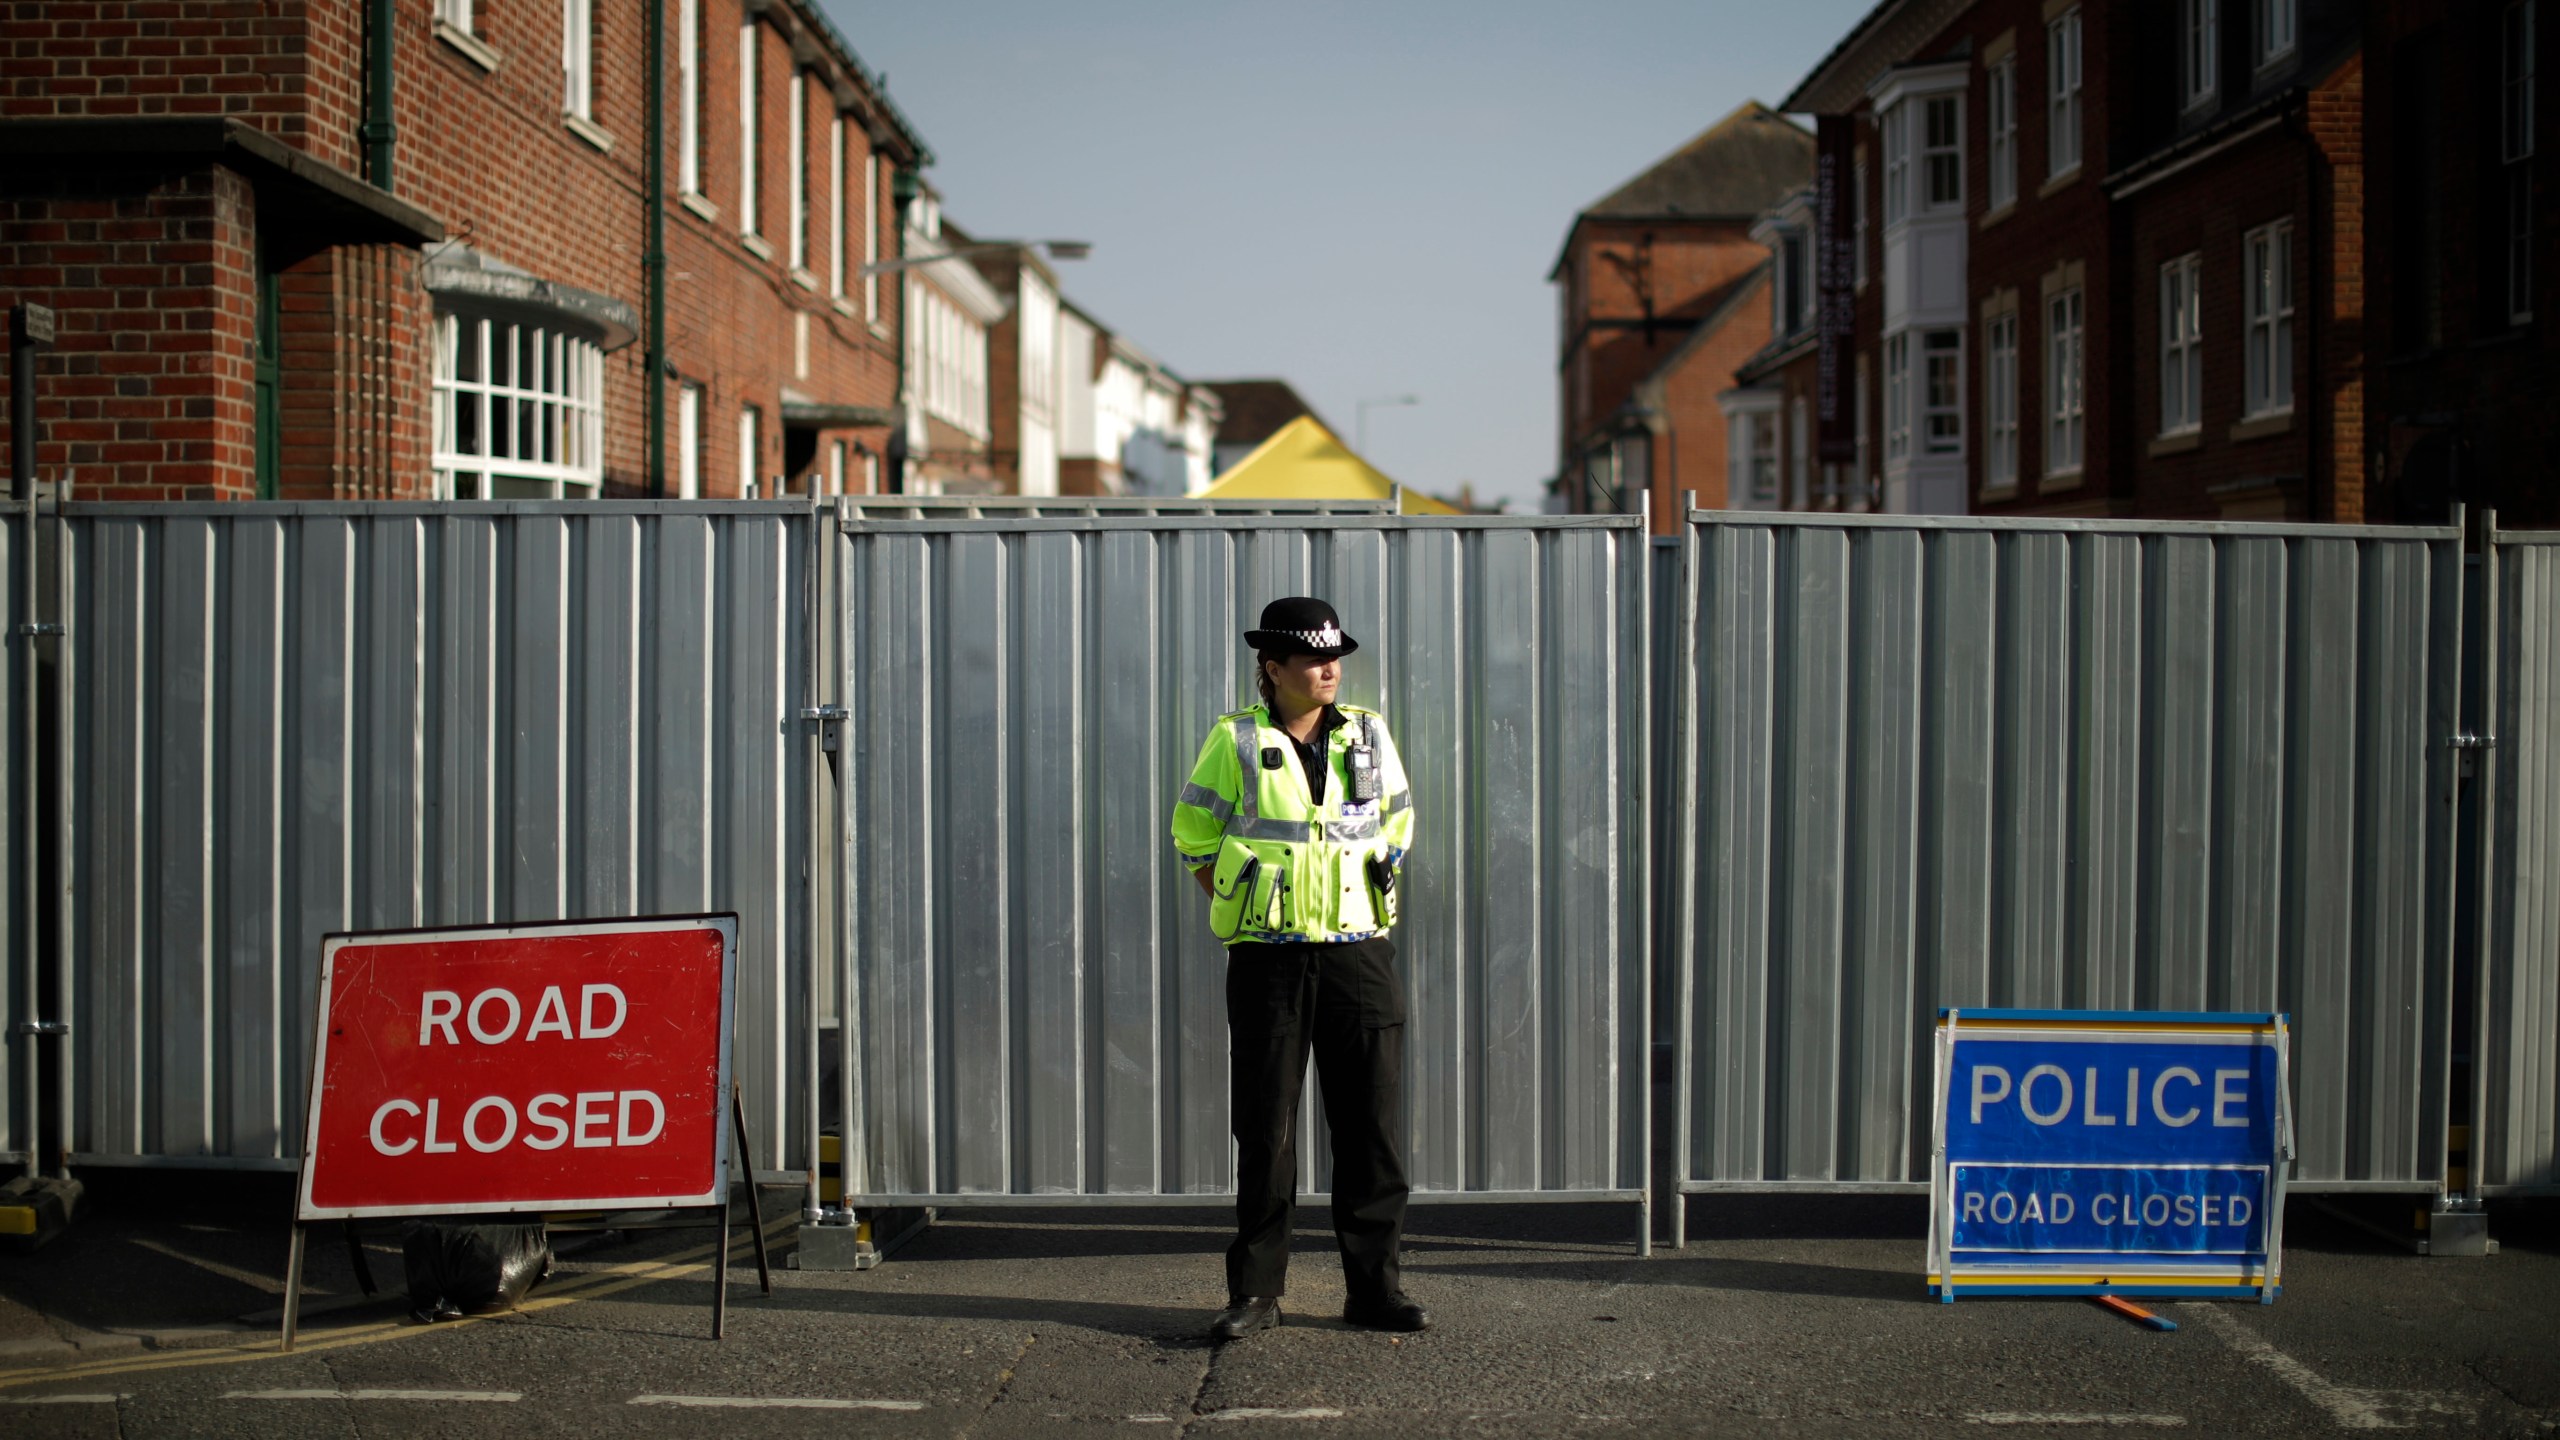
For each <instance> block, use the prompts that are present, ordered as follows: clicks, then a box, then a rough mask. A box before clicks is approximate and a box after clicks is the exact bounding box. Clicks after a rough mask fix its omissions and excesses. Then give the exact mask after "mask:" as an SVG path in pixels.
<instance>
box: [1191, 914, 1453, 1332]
mask: <svg viewBox="0 0 2560 1440" xmlns="http://www.w3.org/2000/svg"><path fill="white" fill-rule="evenodd" d="M1395 956H1396V947H1395V946H1394V945H1393V944H1391V943H1389V942H1388V941H1387V940H1385V939H1384V938H1380V939H1376V940H1361V941H1355V942H1352V943H1350V944H1345V945H1234V946H1230V947H1228V949H1227V1031H1228V1038H1229V1040H1230V1042H1231V1049H1232V1057H1233V1066H1234V1070H1233V1078H1234V1089H1233V1095H1232V1105H1233V1109H1234V1114H1235V1134H1236V1239H1235V1243H1234V1244H1233V1245H1230V1246H1228V1247H1227V1293H1228V1295H1229V1296H1230V1297H1232V1298H1242V1297H1244V1296H1247V1295H1278V1294H1281V1293H1283V1292H1284V1291H1285V1290H1286V1289H1287V1288H1288V1277H1289V1231H1290V1223H1291V1216H1292V1212H1293V1211H1294V1210H1295V1209H1296V1207H1297V1202H1298V1145H1297V1131H1298V1099H1299V1094H1300V1091H1301V1090H1302V1089H1303V1087H1304V1084H1305V1081H1306V1074H1307V1056H1308V1055H1309V1053H1310V1052H1312V1053H1313V1054H1314V1056H1315V1062H1316V1079H1317V1082H1318V1084H1319V1085H1320V1086H1321V1088H1322V1091H1323V1094H1324V1116H1325V1124H1326V1126H1327V1128H1328V1129H1330V1130H1331V1132H1332V1135H1333V1234H1334V1239H1335V1242H1336V1243H1337V1244H1339V1245H1340V1246H1341V1248H1342V1273H1343V1277H1344V1279H1345V1280H1346V1281H1348V1282H1349V1285H1350V1289H1351V1293H1352V1295H1353V1296H1355V1297H1366V1296H1373V1295H1383V1294H1386V1293H1388V1292H1390V1291H1393V1290H1396V1289H1397V1288H1399V1284H1400V1282H1399V1278H1398V1270H1397V1258H1396V1250H1397V1247H1398V1246H1399V1245H1401V1244H1402V1243H1403V1240H1404V1202H1405V1196H1406V1195H1407V1194H1408V1193H1410V1191H1411V1189H1412V1187H1411V1186H1409V1185H1407V1184H1406V1183H1405V1177H1404V1157H1403V1155H1402V1153H1401V1150H1400V1147H1399V1146H1398V1144H1397V1140H1396V1126H1397V1121H1398V1112H1399V1111H1400V1110H1401V1109H1402V1108H1403V1106H1402V1094H1403V1089H1404V985H1403V983H1402V982H1400V981H1399V980H1397V978H1396V968H1395Z"/></svg>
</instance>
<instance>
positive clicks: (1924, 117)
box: [1912, 93, 1964, 215]
mask: <svg viewBox="0 0 2560 1440" xmlns="http://www.w3.org/2000/svg"><path fill="white" fill-rule="evenodd" d="M1916 103H1917V104H1918V105H1919V106H1920V133H1919V134H1918V135H1917V136H1916V137H1915V138H1916V139H1917V140H1918V141H1919V143H1920V165H1919V170H1918V174H1919V180H1920V189H1919V193H1918V194H1916V195H1915V196H1913V197H1912V198H1913V199H1914V200H1916V201H1917V202H1918V203H1917V204H1916V205H1915V206H1914V207H1913V208H1914V209H1915V210H1916V211H1917V212H1918V213H1919V214H1922V215H1944V214H1948V213H1950V212H1953V211H1960V210H1962V209H1964V96H1962V95H1960V94H1953V93H1949V94H1943V95H1922V96H1919V97H1917V100H1916ZM1941 119H1943V120H1944V121H1945V122H1946V131H1945V140H1944V143H1940V140H1939V136H1938V130H1937V122H1938V121H1939V120H1941ZM1941 179H1944V180H1945V181H1946V182H1947V189H1946V191H1945V192H1944V193H1943V194H1942V193H1941V192H1940V190H1939V188H1938V182H1939V181H1940V180H1941Z"/></svg>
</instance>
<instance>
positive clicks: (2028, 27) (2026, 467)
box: [1867, 0, 2131, 515]
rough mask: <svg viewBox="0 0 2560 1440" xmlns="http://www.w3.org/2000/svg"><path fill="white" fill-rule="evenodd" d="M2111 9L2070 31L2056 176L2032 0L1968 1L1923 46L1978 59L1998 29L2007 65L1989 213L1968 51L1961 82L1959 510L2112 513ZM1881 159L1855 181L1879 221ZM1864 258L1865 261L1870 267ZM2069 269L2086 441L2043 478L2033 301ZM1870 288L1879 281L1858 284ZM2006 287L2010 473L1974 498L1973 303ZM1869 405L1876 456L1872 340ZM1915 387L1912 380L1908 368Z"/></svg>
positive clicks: (2038, 14) (2120, 355)
mask: <svg viewBox="0 0 2560 1440" xmlns="http://www.w3.org/2000/svg"><path fill="white" fill-rule="evenodd" d="M2117 19H2118V17H2117V16H2116V15H2114V14H2113V13H2112V12H2111V11H2109V10H2107V9H2103V8H2100V7H2097V6H2087V7H2084V9H2083V19H2082V26H2083V29H2082V35H2081V93H2080V165H2079V168H2078V169H2077V170H2075V171H2071V172H2068V173H2067V174H2066V175H2064V176H2060V177H2057V176H2054V175H2053V174H2052V173H2051V156H2052V153H2053V152H2052V149H2051V144H2052V139H2053V136H2052V128H2053V125H2052V110H2051V107H2050V105H2049V104H2048V103H2047V96H2048V86H2049V85H2050V83H2051V69H2050V65H2049V62H2048V56H2047V53H2046V41H2045V24H2046V17H2045V7H2044V6H2043V4H2041V3H2040V0H1999V3H1996V4H1985V5H1977V6H1975V7H1973V9H1972V10H1971V11H1969V12H1968V13H1967V14H1966V15H1965V17H1964V18H1963V19H1962V20H1960V21H1959V22H1958V23H1957V24H1956V25H1954V26H1951V27H1950V28H1949V29H1948V30H1946V31H1944V32H1942V33H1941V34H1940V35H1939V36H1938V37H1937V39H1935V40H1933V41H1932V42H1931V45H1930V47H1928V48H1927V49H1926V52H1925V53H1942V52H1943V51H1944V50H1945V49H1947V48H1949V47H1952V46H1954V45H1956V44H1959V43H1962V42H1965V41H1970V42H1971V44H1972V53H1973V54H1975V55H1976V56H1979V55H1981V54H1983V53H1984V52H1985V50H1986V49H1987V48H1989V47H1992V46H1993V45H1995V44H1996V42H1998V41H1999V40H2000V39H2001V37H2003V36H2004V35H2005V36H2007V37H2008V39H2009V41H2010V43H2011V45H2012V47H2013V48H2012V50H2011V54H2013V55H2014V56H2015V61H2016V66H2017V70H2016V75H2017V80H2016V96H2017V162H2016V164H2017V198H2016V200H2015V201H2014V203H2013V204H2011V205H2010V206H2008V207H2007V208H2006V209H2005V210H2004V211H2003V212H2001V213H1999V214H1998V215H1997V217H1996V218H1995V217H1994V214H1993V212H1992V210H1991V204H1990V200H1991V185H1990V176H1991V155H1990V123H1991V116H1990V98H1989V97H1990V76H1989V70H1988V67H1986V66H1984V65H1983V64H1981V63H1980V62H1979V61H1978V60H1977V62H1976V63H1975V65H1974V67H1973V74H1972V76H1971V78H1970V79H1969V81H1968V82H1967V86H1966V90H1965V121H1964V130H1965V134H1964V157H1965V158H1964V169H1965V218H1966V221H1967V223H1968V225H1969V226H1970V227H1971V234H1970V235H1969V236H1968V245H1969V254H1968V257H1967V261H1968V269H1969V272H1970V273H1969V275H1968V287H1967V305H1966V318H1965V323H1966V329H1965V337H1966V343H1965V371H1966V374H1965V422H1964V423H1965V467H1966V471H1967V480H1968V485H1967V489H1968V492H1969V494H1970V495H1971V496H1972V508H1973V510H1974V511H1975V512H1976V513H1980V514H1992V515H1998V514H2013V513H2050V512H2052V511H2056V510H2072V511H2080V512H2086V511H2098V512H2109V511H2123V510H2126V509H2129V508H2130V503H2131V497H2130V496H2129V495H2127V494H2126V493H2124V492H2125V491H2126V490H2127V489H2128V487H2127V485H2126V483H2125V480H2124V477H2123V476H2122V474H2121V473H2120V468H2121V465H2122V452H2121V447H2119V446H2117V445H2115V444H2114V443H2112V440H2111V437H2113V436H2115V435H2116V434H2117V431H2118V429H2119V427H2120V425H2121V424H2122V422H2123V417H2122V416H2121V415H2119V413H2118V410H2119V407H2120V404H2121V402H2122V400H2123V399H2124V397H2125V396H2126V395H2127V387H2128V381H2129V377H2127V376H2126V375H2125V374H2124V373H2123V372H2122V365H2123V362H2124V360H2125V357H2126V354H2127V351H2126V348H2125V346H2126V341H2125V338H2124V337H2123V336H2121V335H2119V334H2118V333H2117V328H2118V327H2117V321H2118V307H2117V306H2116V305H2115V304H2113V303H2111V300H2112V299H2113V298H2114V297H2115V296H2116V294H2117V293H2118V289H2117V287H2118V286H2119V285H2120V283H2121V281H2120V277H2119V276H2118V275H2117V273H2116V267H2117V257H2116V256H2115V254H2114V244H2113V242H2114V233H2113V230H2112V227H2111V226H2110V224H2109V216H2108V201H2107V195H2106V190H2105V188H2104V186H2103V185H2102V184H2101V183H2100V182H2101V180H2102V178H2103V177H2104V175H2105V173H2106V170H2107V165H2108V160H2107V156H2108V153H2109V147H2110V145H2111V143H2112V137H2111V135H2110V133H2109V126H2108V123H2107V122H2108V119H2109V105H2110V102H2111V99H2112V89H2113V87H2112V85H2111V83H2110V81H2111V78H2112V77H2111V76H2110V74H2109V67H2108V64H2107V57H2108V55H2109V53H2110V51H2111V50H2112V49H2115V48H2116V47H2115V46H2114V45H2112V44H2111V41H2112V40H2114V39H2115V37H2114V36H2112V35H2111V34H2110V33H2109V26H2110V24H2111V23H2116V22H2117ZM1882 168H1883V167H1882V165H1881V163H1880V162H1871V163H1870V164H1869V166H1868V183H1869V184H1870V185H1873V186H1876V187H1878V188H1877V190H1876V193H1875V194H1873V195H1871V196H1870V197H1869V208H1868V212H1867V213H1868V214H1869V215H1871V216H1873V217H1876V224H1875V227H1874V228H1875V229H1876V230H1877V231H1878V233H1879V234H1880V233H1881V230H1882V217H1883V215H1884V206H1883V201H1882V198H1881V197H1882V188H1881V187H1882V184H1883V177H1882V174H1881V172H1882ZM1872 263H1873V262H1871V264H1872ZM2072 265H2076V266H2078V267H2080V270H2079V274H2080V276H2081V283H2082V309H2081V315H2082V324H2083V326H2084V327H2085V328H2084V330H2083V335H2082V352H2083V354H2084V356H2085V367H2086V368H2085V370H2084V377H2085V384H2084V386H2083V390H2082V394H2083V397H2084V401H2083V403H2084V409H2085V424H2086V430H2085V432H2084V433H2085V435H2086V441H2085V444H2084V446H2083V463H2082V468H2081V473H2080V475H2079V477H2078V479H2077V481H2076V483H2074V482H2073V481H2071V480H2070V479H2069V478H2068V477H2061V478H2052V477H2048V476H2047V474H2046V470H2047V468H2048V467H2047V456H2046V451H2047V445H2046V440H2047V433H2046V418H2047V413H2048V406H2049V401H2048V395H2047V390H2048V386H2047V384H2046V380H2045V355H2046V346H2047V344H2048V342H2049V341H2050V339H2051V325H2050V322H2049V317H2048V314H2047V311H2046V308H2045V303H2044V302H2045V294H2046V290H2047V282H2048V280H2049V279H2052V278H2054V277H2055V276H2056V272H2057V271H2058V270H2061V269H2062V267H2065V266H2072ZM1869 288H1870V289H1874V288H1878V287H1874V286H1870V287H1869ZM2010 294H2014V295H2015V296H2016V298H2017V308H2018V366H2017V374H2018V397H2017V399H2018V404H2017V415H2018V483H2017V489H2016V492H2015V494H2014V495H2013V496H2009V497H2006V498H1997V497H1986V496H1985V495H1984V494H1983V443H1982V442H1983V440H1984V439H1985V438H1986V437H1987V435H1988V430H1987V429H1986V413H1985V409H1984V405H1983V399H1984V397H1983V393H1982V392H1983V386H1984V379H1983V375H1984V370H1983V358H1984V348H1983V347H1984V343H1985V342H1984V326H1983V304H1984V302H1985V301H1987V300H1991V299H1993V298H1994V297H1995V296H2005V295H2010ZM1875 349H1876V357H1875V359H1874V361H1873V362H1871V363H1872V364H1873V365H1874V366H1875V367H1877V368H1876V369H1875V370H1874V372H1873V373H1874V377H1875V378H1874V384H1875V385H1876V386H1877V387H1878V391H1877V396H1876V404H1875V405H1874V408H1873V411H1872V413H1873V414H1874V415H1875V416H1876V417H1877V418H1876V422H1875V423H1876V425H1877V426H1878V430H1877V444H1876V453H1877V455H1878V456H1879V460H1878V463H1879V464H1881V463H1882V462H1881V456H1882V453H1883V447H1882V434H1883V431H1882V426H1883V424H1884V421H1883V418H1882V417H1883V408H1882V404H1881V401H1882V387H1883V384H1884V375H1883V370H1882V368H1881V367H1882V364H1883V352H1882V347H1881V345H1880V344H1879V345H1877V346H1876V347H1875ZM1914 383H1915V386H1916V384H1917V381H1916V378H1915V382H1914Z"/></svg>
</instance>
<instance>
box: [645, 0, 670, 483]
mask: <svg viewBox="0 0 2560 1440" xmlns="http://www.w3.org/2000/svg"><path fill="white" fill-rule="evenodd" d="M648 10H649V41H648V45H649V104H648V116H647V118H646V119H645V120H644V121H643V122H642V123H641V126H640V128H641V130H642V132H643V133H645V134H646V135H647V136H648V137H649V159H648V164H647V165H646V167H645V169H644V175H643V178H642V183H641V187H640V190H641V201H642V203H643V204H645V205H647V206H648V207H649V225H648V249H647V251H646V252H645V253H644V254H642V256H641V257H640V272H641V277H642V283H643V286H644V288H645V289H646V292H647V294H646V299H645V303H646V305H647V307H648V311H649V338H648V351H647V353H646V354H645V355H644V356H643V357H642V360H641V363H642V365H643V367H644V368H645V369H646V370H647V371H648V375H647V378H646V379H644V380H643V381H642V382H641V386H640V394H641V413H642V417H643V418H642V422H641V424H642V429H643V431H644V433H645V434H646V437H647V440H646V443H647V445H648V447H649V461H648V464H649V474H648V493H649V498H650V499H652V500H655V499H658V498H660V497H662V496H664V495H665V494H666V493H667V113H666V112H667V7H666V4H665V0H648Z"/></svg>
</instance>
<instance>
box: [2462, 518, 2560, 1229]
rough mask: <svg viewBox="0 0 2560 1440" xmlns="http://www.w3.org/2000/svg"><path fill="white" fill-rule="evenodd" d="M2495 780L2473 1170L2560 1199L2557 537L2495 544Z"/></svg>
mask: <svg viewBox="0 0 2560 1440" xmlns="http://www.w3.org/2000/svg"><path fill="white" fill-rule="evenodd" d="M2491 554H2492V556H2493V567H2494V574H2495V576H2496V589H2495V593H2494V595H2493V596H2492V598H2491V600H2490V602H2489V603H2490V605H2491V606H2492V621H2491V623H2492V626H2493V630H2492V636H2493V640H2492V648H2493V655H2492V658H2491V660H2490V666H2491V673H2492V675H2493V677H2494V679H2495V690H2494V692H2493V699H2492V702H2491V707H2490V710H2489V716H2490V723H2491V725H2492V726H2493V727H2495V728H2494V730H2493V731H2492V733H2493V734H2495V735H2496V737H2497V746H2496V748H2495V749H2493V750H2492V751H2490V752H2489V753H2488V755H2487V756H2486V757H2485V769H2486V773H2487V774H2488V775H2490V776H2491V777H2492V783H2491V785H2490V787H2489V793H2490V795H2491V797H2492V811H2491V819H2490V827H2491V828H2490V839H2489V844H2488V847H2487V848H2488V854H2489V864H2488V865H2487V866H2486V867H2485V868H2486V869H2487V871H2488V881H2487V915H2486V920H2487V923H2486V924H2484V925H2483V926H2482V927H2481V1007H2480V1039H2479V1048H2478V1050H2477V1051H2476V1052H2475V1054H2476V1056H2477V1059H2476V1061H2475V1063H2476V1064H2477V1065H2478V1066H2479V1068H2480V1073H2481V1075H2482V1077H2483V1078H2482V1085H2481V1096H2482V1104H2481V1109H2480V1115H2479V1119H2478V1120H2477V1122H2475V1124H2474V1125H2473V1127H2472V1142H2471V1162H2472V1164H2473V1166H2474V1167H2476V1170H2477V1173H2478V1175H2479V1180H2480V1185H2481V1188H2483V1189H2484V1190H2488V1191H2492V1192H2508V1193H2514V1192H2519V1191H2543V1192H2552V1191H2560V531H2544V532H2533V533H2527V532H2508V533H2505V534H2501V535H2499V536H2497V537H2496V539H2495V542H2494V543H2493V544H2492V546H2491Z"/></svg>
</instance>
